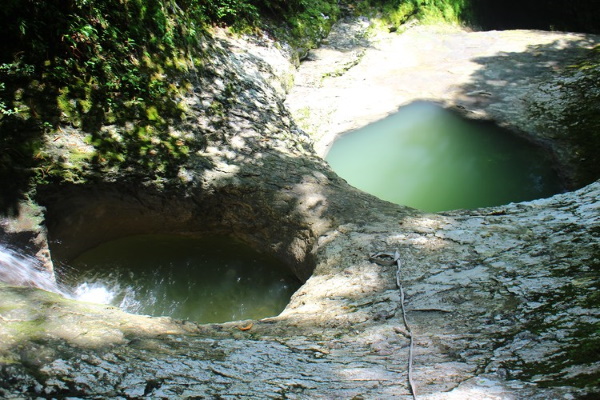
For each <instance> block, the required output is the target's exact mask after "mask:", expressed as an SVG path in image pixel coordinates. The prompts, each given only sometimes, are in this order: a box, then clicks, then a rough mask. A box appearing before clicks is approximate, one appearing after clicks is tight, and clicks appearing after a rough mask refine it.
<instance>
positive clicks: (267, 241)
mask: <svg viewBox="0 0 600 400" xmlns="http://www.w3.org/2000/svg"><path fill="white" fill-rule="evenodd" d="M415 29H416V30H414V31H409V33H408V36H404V35H401V36H393V37H392V36H390V37H388V38H387V39H385V40H387V42H386V41H382V42H378V43H375V42H374V43H372V44H371V45H370V46H371V47H370V48H365V49H364V53H362V54H363V55H362V56H360V57H359V58H360V59H359V60H358V62H356V63H355V64H354V65H353V66H352V67H351V68H349V69H348V70H347V71H346V72H345V73H344V74H342V75H340V76H338V77H326V78H323V80H322V81H321V85H322V87H320V86H319V85H315V84H308V85H307V86H305V87H302V86H297V87H296V89H294V90H293V91H292V92H291V95H290V96H289V97H288V99H287V101H288V105H287V107H289V108H290V109H292V110H293V111H294V113H295V115H296V119H298V114H299V112H300V110H302V109H303V108H305V107H309V108H310V112H309V113H308V114H307V115H308V116H314V115H317V116H318V119H311V120H310V123H308V124H307V126H309V127H313V128H311V132H312V134H313V139H314V140H316V141H317V143H318V146H317V150H318V151H322V150H319V149H322V145H323V143H324V142H325V141H326V139H323V137H325V138H327V137H329V138H331V137H334V136H335V135H337V134H339V133H342V132H343V131H344V130H346V129H349V127H350V126H352V124H353V123H354V124H356V123H357V122H353V123H351V122H349V120H350V117H349V116H350V115H352V113H354V114H353V115H354V117H356V121H366V120H369V119H375V118H379V116H382V115H385V114H387V113H389V112H391V111H392V110H393V109H394V108H395V107H397V106H399V105H401V104H403V103H405V102H410V101H412V100H413V99H416V98H417V97H419V98H420V99H423V96H424V98H426V99H427V100H434V101H438V102H440V103H443V104H447V105H449V106H454V107H459V106H461V105H462V107H465V110H466V111H465V113H467V114H472V115H475V114H478V113H487V114H486V115H485V117H486V118H492V119H496V120H498V121H499V122H501V123H504V124H509V125H510V124H512V126H514V127H515V128H516V129H517V128H518V129H520V130H522V131H523V132H524V133H527V134H532V135H535V134H537V131H536V132H529V131H528V128H527V127H529V126H531V125H526V124H525V121H526V120H527V118H526V117H523V115H526V111H525V110H523V109H522V106H521V104H522V103H521V102H520V101H517V100H513V101H509V100H510V93H512V94H513V95H514V96H517V97H515V98H514V99H520V97H519V96H520V95H517V94H516V91H518V90H519V89H518V88H519V87H521V88H525V89H523V90H526V93H529V94H531V93H532V92H531V91H534V90H535V88H536V87H541V86H539V85H538V83H537V82H538V80H539V79H542V75H543V74H542V73H538V72H539V71H538V72H536V73H535V74H534V76H529V75H527V74H524V73H519V74H517V73H516V72H515V74H516V75H514V76H513V75H511V74H507V76H508V77H511V79H512V80H511V81H510V82H508V81H507V82H506V84H505V85H496V86H494V83H493V82H495V81H496V80H497V79H500V78H501V77H492V76H490V77H487V78H486V80H483V81H481V82H480V83H481V84H483V83H485V84H487V85H491V86H493V87H498V90H497V91H494V92H492V91H491V89H490V90H488V88H487V86H486V87H485V88H480V87H471V86H468V85H470V84H472V83H466V82H465V80H466V81H468V79H469V77H470V76H471V74H473V73H477V74H482V75H481V76H484V75H485V74H486V71H485V68H483V67H482V65H485V63H483V62H481V63H479V62H478V61H477V60H480V61H481V58H478V57H492V56H493V57H495V58H496V61H497V62H498V63H501V62H502V60H506V63H508V64H505V69H502V68H500V67H499V66H498V67H494V68H492V69H491V70H489V71H487V72H488V73H492V72H494V71H497V70H502V71H507V70H508V69H509V68H513V67H514V66H515V64H514V62H515V59H514V57H513V56H511V55H510V54H509V53H510V52H511V51H512V52H517V53H518V52H523V51H525V50H526V49H527V47H528V46H532V45H533V46H537V45H541V44H543V43H547V44H548V43H554V42H555V41H556V40H565V41H567V42H569V40H570V39H569V38H572V37H574V36H572V35H564V36H560V35H561V34H559V33H547V34H544V33H541V32H538V33H530V32H496V33H494V32H489V33H468V32H463V31H453V32H450V33H448V32H444V33H440V32H435V31H433V30H431V29H425V28H415ZM348 31H349V32H352V31H353V30H352V29H349V30H348ZM473 37H477V38H479V40H480V41H479V42H478V43H479V44H478V46H484V47H483V48H481V47H473V46H474V45H473V44H471V45H465V43H472V42H469V40H471V38H473ZM542 38H543V39H542ZM452 40H457V42H460V43H462V47H463V49H462V53H460V54H457V53H453V52H452V51H450V50H448V51H446V53H444V54H445V55H446V56H447V57H455V58H453V59H452V62H451V64H452V69H451V70H450V71H447V70H445V69H443V67H441V66H439V65H438V64H437V63H434V64H423V65H421V69H420V70H421V72H422V73H423V77H422V78H421V80H417V79H416V78H415V76H414V75H411V74H409V73H407V70H404V71H402V70H398V68H400V69H402V68H409V66H410V65H413V64H414V65H415V66H416V65H418V62H422V61H419V60H417V59H415V58H411V57H417V56H422V57H433V55H434V54H437V53H438V52H435V51H425V50H427V49H428V48H435V47H436V46H438V45H439V43H443V42H444V41H452ZM481 40H483V42H482V41H481ZM536 40H538V41H537V42H536ZM574 40H575V41H576V42H578V43H579V45H578V46H575V45H573V47H574V48H575V47H577V49H580V50H577V51H576V52H575V53H576V55H579V54H580V53H579V52H580V51H581V52H584V51H585V48H587V47H589V43H590V40H596V39H595V37H589V38H588V39H586V40H582V39H581V38H580V37H577V39H574ZM207 41H209V42H208V44H207V46H209V47H212V48H213V50H214V52H212V53H210V54H212V55H213V56H214V59H212V60H211V62H212V63H213V64H214V65H215V66H216V65H218V68H215V71H217V70H218V71H219V73H218V75H206V76H200V77H198V79H200V80H201V81H200V82H199V84H198V91H194V93H193V94H190V97H189V99H188V101H189V105H190V111H189V116H190V120H194V121H195V122H194V124H191V125H190V128H189V129H190V130H189V131H185V130H183V128H182V132H181V133H182V134H190V135H193V134H194V129H201V130H203V131H204V132H205V133H206V132H208V133H209V134H208V135H207V137H210V138H211V140H210V141H209V142H208V143H207V145H206V147H205V148H204V149H203V150H201V151H199V152H197V153H195V154H194V155H193V156H191V157H189V158H188V159H186V160H185V161H184V162H182V163H181V164H180V165H177V169H176V170H177V176H178V177H179V179H180V180H179V181H177V182H175V183H173V182H171V184H169V185H165V182H161V181H152V180H151V179H150V178H151V177H146V178H148V179H139V180H132V179H131V177H130V176H128V173H130V171H115V173H114V174H112V175H106V176H105V177H104V178H103V181H101V182H94V183H90V182H88V183H73V184H69V185H66V184H65V185H61V186H52V187H46V188H39V193H38V196H39V198H38V201H39V202H40V203H42V204H43V205H44V206H45V207H46V211H45V214H44V216H45V226H46V227H47V229H48V235H49V239H50V250H51V251H52V255H53V259H54V260H55V261H58V262H68V261H69V260H70V259H71V258H72V257H74V256H75V255H77V254H78V253H80V252H81V251H83V250H85V249H86V248H89V247H91V246H94V245H95V244H97V243H101V242H103V241H106V240H109V239H111V238H115V237H119V236H123V235H129V234H134V233H151V232H161V233H182V234H188V235H189V234H210V233H212V232H218V233H220V234H229V235H232V236H235V237H238V238H241V239H243V240H244V241H246V242H248V243H250V244H252V245H253V246H254V247H256V248H257V249H259V250H261V251H264V252H268V253H270V254H273V255H276V256H277V257H279V258H280V259H282V260H283V261H285V262H286V263H287V264H288V265H289V267H290V270H292V271H293V272H294V273H295V274H296V275H297V276H298V277H299V278H301V279H303V281H305V283H304V285H303V286H302V287H301V288H300V289H299V290H298V291H297V292H296V293H295V295H294V296H293V297H292V299H291V302H290V304H289V305H288V307H287V308H286V310H285V311H284V312H283V313H282V314H281V315H279V316H277V317H273V318H266V319H263V320H258V321H238V322H231V323H225V324H214V325H198V324H195V323H193V322H189V321H176V320H172V319H170V318H150V317H145V316H135V315H129V314H126V313H124V312H122V311H120V310H118V309H115V308H113V307H108V306H103V305H94V304H88V303H82V302H76V301H72V300H68V299H65V298H63V297H60V296H58V295H56V294H52V293H49V292H45V291H42V290H38V289H32V288H21V287H13V286H8V285H2V286H0V298H1V299H2V306H1V307H0V337H1V338H2V340H1V345H0V346H1V347H0V382H2V385H0V395H2V396H4V397H7V398H14V397H57V398H58V397H80V398H106V397H123V398H187V397H228V398H377V399H386V398H398V397H409V396H410V388H409V385H408V381H407V372H408V371H407V366H408V362H409V339H408V329H407V328H410V331H411V332H412V334H413V337H414V351H413V353H412V361H413V369H412V371H411V372H412V375H413V380H414V383H415V390H416V393H417V394H418V395H419V398H424V399H450V398H469V399H478V398H481V399H483V398H490V396H493V397H494V398H499V399H510V398H532V399H547V398H563V397H564V398H569V397H574V396H578V395H581V396H584V395H586V394H590V393H597V383H598V373H599V371H600V365H599V358H598V354H597V349H598V343H600V337H598V332H599V329H598V328H599V325H600V320H599V318H600V315H599V313H598V307H597V306H598V301H599V300H598V296H597V294H596V289H597V286H598V280H599V276H598V267H599V265H600V264H599V262H598V244H599V234H600V210H599V209H600V181H596V182H594V183H591V184H590V185H588V186H585V187H583V188H581V189H579V190H577V191H573V192H569V193H564V194H559V195H556V196H553V197H552V198H549V199H540V200H536V201H531V202H526V203H518V204H508V205H505V206H502V207H494V208H486V209H478V210H458V211H455V212H446V213H442V214H427V213H422V212H420V211H418V210H414V209H410V208H407V207H402V206H397V205H394V204H390V203H387V202H384V201H381V200H379V199H376V198H374V197H373V196H370V195H367V194H365V193H362V192H360V191H358V190H356V189H354V188H352V187H350V186H349V185H347V184H346V183H345V182H344V181H343V180H341V179H340V178H338V177H337V176H336V175H335V174H334V173H332V172H331V171H330V170H329V168H328V166H327V165H326V164H325V162H324V161H323V160H322V159H321V158H320V157H319V156H318V155H317V154H316V153H315V152H314V151H313V149H312V140H313V139H311V138H310V137H308V136H307V135H306V134H304V132H302V131H301V130H300V129H298V128H297V126H296V122H295V120H294V119H293V118H292V117H291V115H290V114H289V113H288V111H287V110H288V108H287V107H286V105H285V104H284V100H285V99H286V98H285V96H286V93H285V90H284V89H285V87H286V85H285V84H284V82H286V81H287V80H288V78H282V75H281V73H282V71H289V69H288V66H290V65H291V64H286V63H287V61H286V60H285V58H284V57H283V55H282V53H281V52H279V50H278V49H277V46H276V45H275V43H272V42H257V41H254V42H253V41H244V40H241V39H232V38H228V37H225V36H223V37H215V38H212V39H210V38H207ZM412 41H415V42H414V43H412ZM465 41H466V42H465ZM532 41H533V43H534V44H532ZM329 43H330V46H333V45H332V44H331V43H332V40H331V39H330V41H329ZM333 43H335V42H333ZM344 43H346V44H347V45H348V46H362V44H361V43H362V42H361V41H351V40H346V41H344ZM473 43H474V42H473ZM569 43H571V42H569ZM346 44H345V45H344V46H346ZM409 45H411V46H416V47H417V48H418V49H419V52H416V53H407V52H406V49H405V47H406V46H409ZM515 46H516V47H515ZM357 49H358V50H360V51H361V52H362V51H363V49H361V48H360V47H357ZM477 49H479V52H483V53H485V54H482V53H478V52H477V51H478V50H477ZM511 49H512V50H511ZM325 50H329V51H333V50H332V49H331V48H329V49H328V48H326V49H325ZM345 50H346V47H343V48H340V49H338V50H336V51H338V52H340V51H341V52H343V53H344V51H345ZM490 53H492V54H490ZM321 54H323V53H316V55H314V56H313V57H312V59H319V57H321ZM344 54H346V53H344ZM357 54H360V52H359V53H356V54H354V55H352V57H357ZM411 54H412V55H411ZM493 54H495V55H493ZM552 54H554V55H557V56H558V55H559V54H564V55H565V57H566V58H564V59H562V58H560V60H559V61H560V63H568V62H570V61H569V60H571V57H573V56H572V55H571V53H569V52H566V53H561V52H559V51H555V52H554V51H553V52H552ZM398 55H402V57H400V60H402V62H403V64H402V63H400V64H398V63H395V62H394V57H397V56H398ZM438 55H439V54H438ZM336 57H341V55H340V54H337V55H336ZM310 59H311V57H310V55H309V60H310ZM355 59H356V58H355ZM385 59H387V60H388V61H389V62H388V63H386V64H384V65H385V68H389V71H385V73H384V71H382V70H380V71H379V72H377V73H374V72H373V71H371V70H369V69H368V68H367V66H370V65H371V66H372V65H373V64H372V62H373V60H378V61H379V62H380V63H381V62H382V61H383V60H385ZM395 60H396V61H397V60H398V58H396V59H395ZM559 61H556V62H559ZM310 62H313V61H307V62H306V63H305V64H304V67H301V70H300V75H299V77H298V84H299V85H302V82H306V81H303V79H305V78H304V77H305V76H306V75H303V74H305V72H303V70H302V68H308V69H311V64H310ZM274 65H275V66H274ZM313 65H314V64H313ZM499 65H501V64H499ZM560 65H562V64H560ZM392 67H394V68H396V69H394V68H392ZM425 67H427V68H425ZM381 68H384V66H382V67H381ZM438 68H442V70H440V69H438ZM499 68H500V69H499ZM539 68H542V69H543V70H544V71H545V72H544V73H548V74H551V72H552V70H553V68H552V65H549V66H548V67H544V66H543V65H540V66H539ZM536 71H537V70H536ZM413 72H414V73H416V72H417V69H414V70H413ZM311 73H312V74H313V75H315V74H316V75H318V71H317V70H316V69H314V68H313V69H312V71H311ZM367 74H368V75H367ZM427 74H429V75H427ZM440 75H444V77H443V78H442V77H440ZM350 76H355V77H360V79H365V80H366V81H365V84H364V86H352V85H354V84H357V82H358V81H357V80H348V81H346V80H344V79H348V78H349V77H350ZM411 76H412V78H410V77H411ZM407 77H409V79H408V80H407V81H402V79H406V78H407ZM427 77H428V78H427ZM401 78H402V79H401ZM438 78H440V79H438ZM336 79H341V80H337V81H336ZM370 79H375V81H377V82H383V84H384V86H386V87H388V88H390V90H391V89H393V88H400V89H399V90H401V92H402V93H404V95H403V96H404V97H398V98H396V99H395V100H394V101H393V102H388V103H386V102H385V101H383V100H384V99H391V98H393V97H394V95H393V93H392V92H390V93H388V95H387V96H383V95H381V96H376V97H375V98H376V99H377V101H375V100H374V99H375V98H373V97H369V93H370V92H369V91H364V90H366V88H367V87H369V86H370V85H372V84H373V81H370ZM530 80H533V81H530ZM402 82H404V83H402ZM392 83H393V84H392ZM426 83H428V85H426ZM461 85H467V86H468V87H467V86H462V87H461ZM536 85H538V86H536ZM226 87H229V88H230V89H231V90H233V89H232V88H235V93H230V94H229V97H227V98H226V100H227V101H228V103H227V107H226V108H223V109H222V110H221V113H218V114H215V113H212V114H211V113H210V112H209V110H213V111H214V107H213V108H210V105H211V104H215V101H217V100H219V98H222V97H223V96H224V93H225V92H224V90H225V89H224V88H226ZM200 88H201V89H202V90H200ZM322 89H323V90H330V92H325V93H326V94H325V95H324V94H323V91H322ZM336 90H338V91H337V92H336ZM476 90H484V92H485V93H484V92H477V93H475V94H470V95H469V94H467V93H465V92H467V91H468V93H474V91H476ZM375 92H376V91H375ZM488 92H489V93H490V96H488V95H487V94H486V93H488ZM335 93H337V94H335ZM378 93H379V94H382V93H383V92H378ZM396 93H398V92H396ZM519 93H522V94H523V95H524V94H525V92H519ZM461 94H462V95H464V96H466V97H465V98H462V97H461V96H460V95H461ZM219 96H220V97H219ZM335 96H341V97H338V98H339V99H352V100H353V103H352V104H353V105H355V106H356V108H353V109H351V110H347V109H346V108H345V106H344V104H343V103H341V102H339V101H336V100H335V98H336V97H335ZM476 98H477V99H479V98H481V99H480V100H478V101H477V102H476V101H475V100H474V99H476ZM223 99H225V98H222V100H223ZM369 99H371V101H367V103H368V105H369V109H370V111H371V113H370V114H369V115H367V116H361V115H362V114H360V113H358V111H357V110H360V109H361V107H362V106H361V103H360V100H369ZM461 99H463V100H461ZM301 100H307V102H301ZM219 101H220V100H219ZM461 101H463V103H461ZM498 102H504V104H510V105H511V107H508V106H506V107H505V106H494V104H496V105H498V104H500V103H498ZM221 104H222V102H221ZM321 106H322V107H323V108H319V107H321ZM378 107H384V108H378ZM362 108H364V107H362ZM314 110H319V114H313V112H314ZM467 111H468V112H467ZM545 115H550V114H545ZM325 117H327V118H325ZM546 123H548V124H549V123H552V121H547V122H546ZM71 134H73V135H79V134H81V133H78V132H76V131H73V132H71ZM136 179H138V178H137V175H136ZM380 251H384V252H395V251H398V253H399V255H400V261H401V264H400V268H399V269H398V267H397V265H396V264H391V265H381V264H378V263H374V262H373V261H372V260H371V259H370V256H371V255H372V254H374V253H376V252H380ZM398 282H399V283H400V284H401V285H402V289H403V292H404V296H402V293H401V290H400V289H399V287H398V286H397V283H398ZM402 297H404V302H403V304H402ZM402 305H404V307H405V309H406V312H407V320H408V324H409V326H408V327H407V326H406V325H405V324H404V322H403V318H402V311H401V309H402V307H401V306H402Z"/></svg>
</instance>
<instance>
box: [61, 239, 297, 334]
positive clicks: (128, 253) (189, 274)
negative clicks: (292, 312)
mask: <svg viewBox="0 0 600 400" xmlns="http://www.w3.org/2000/svg"><path fill="white" fill-rule="evenodd" d="M57 275H58V276H57V277H58V279H59V281H61V283H62V284H63V285H65V286H68V287H71V288H73V289H72V290H73V291H74V292H75V293H74V297H75V298H77V299H79V300H84V301H92V302H98V303H105V304H111V305H114V306H117V307H120V308H122V309H123V310H125V311H128V312H131V313H135V314H144V315H151V316H170V317H173V318H177V319H187V320H192V321H196V322H201V323H218V322H226V321H236V320H241V319H259V318H264V317H270V316H275V315H278V314H279V313H280V312H281V311H283V309H284V308H285V306H286V305H287V304H288V302H289V300H290V297H291V295H292V294H293V293H294V292H295V291H296V290H297V289H298V287H299V286H300V282H299V281H298V279H296V278H295V277H294V276H293V275H291V274H290V272H289V271H288V270H287V268H286V267H285V266H284V265H282V264H281V263H280V262H279V261H277V260H275V259H272V258H271V257H268V256H265V255H262V254H259V253H257V252H255V251H254V250H253V249H251V248H249V247H248V246H246V245H245V244H243V243H241V242H238V241H236V240H233V239H231V238H229V237H224V236H213V237H206V238H200V239H199V238H190V237H181V236H171V235H140V236H132V237H127V238H123V239H118V240H115V241H111V242H107V243H104V244H101V245H100V246H98V247H96V248H94V249H91V250H89V251H87V252H86V253H84V254H82V255H80V256H79V257H78V258H77V259H75V260H74V261H73V262H71V263H70V266H69V268H68V271H59V273H58V274H57Z"/></svg>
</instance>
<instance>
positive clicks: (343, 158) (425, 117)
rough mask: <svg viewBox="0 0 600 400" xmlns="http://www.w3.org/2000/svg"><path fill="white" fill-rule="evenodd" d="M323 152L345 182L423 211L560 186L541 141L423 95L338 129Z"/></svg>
mask: <svg viewBox="0 0 600 400" xmlns="http://www.w3.org/2000/svg"><path fill="white" fill-rule="evenodd" d="M325 159H326V160H327V161H328V162H329V164H330V165H331V167H332V169H333V170H334V171H335V172H336V173H337V174H338V175H340V176H341V177H342V178H344V179H346V181H348V183H349V184H351V185H352V186H354V187H356V188H358V189H361V190H363V191H365V192H368V193H371V194H373V195H375V196H377V197H379V198H381V199H383V200H388V201H390V202H393V203H397V204H402V205H407V206H411V207H414V208H418V209H421V210H424V211H429V212H437V211H447V210H453V209H460V208H464V209H473V208H479V207H487V206H497V205H502V204H507V203H510V202H517V201H526V200H533V199H537V198H542V197H547V196H550V195H553V194H556V193H559V192H561V191H562V190H563V187H562V185H561V181H560V179H559V177H558V175H557V173H556V171H555V169H554V168H553V162H552V160H551V159H550V157H549V156H547V154H546V153H545V152H544V151H543V150H542V149H540V148H538V147H537V146H534V145H532V144H531V143H529V142H527V141H525V140H523V139H521V138H519V137H516V136H515V135H513V134H511V133H510V132H507V131H506V130H504V129H501V128H500V127H497V126H495V125H493V124H490V123H483V122H476V121H469V120H466V119H464V118H462V117H460V116H458V115H456V114H454V113H452V112H450V111H447V110H445V109H443V108H441V107H439V106H437V105H434V104H431V103H413V104H411V105H409V106H406V107H403V108H401V109H400V110H399V111H398V112H397V113H396V114H394V115H392V116H390V117H388V118H385V119H383V120H381V121H378V122H376V123H373V124H370V125H368V126H366V127H364V128H361V129H358V130H356V131H353V132H350V133H347V134H345V135H343V136H341V137H340V138H338V139H337V140H336V141H335V142H334V143H333V145H332V146H331V149H330V150H329V152H328V154H327V156H326V158H325Z"/></svg>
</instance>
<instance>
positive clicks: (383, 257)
mask: <svg viewBox="0 0 600 400" xmlns="http://www.w3.org/2000/svg"><path fill="white" fill-rule="evenodd" d="M369 260H370V261H372V262H374V263H376V264H379V265H388V266H391V265H394V264H395V265H396V287H397V288H398V290H399V291H400V308H401V310H402V321H403V322H404V328H405V329H406V332H407V334H406V336H408V340H409V346H408V387H409V390H410V393H411V395H412V398H413V399H414V400H416V399H417V392H416V391H415V383H414V381H413V376H412V370H413V349H414V336H413V333H412V330H411V329H410V325H409V324H408V320H407V319H406V307H405V306H404V288H403V287H402V283H401V282H400V269H401V268H402V261H401V260H400V253H399V252H398V250H396V251H395V252H394V253H387V252H379V253H375V254H373V255H372V256H371V257H369Z"/></svg>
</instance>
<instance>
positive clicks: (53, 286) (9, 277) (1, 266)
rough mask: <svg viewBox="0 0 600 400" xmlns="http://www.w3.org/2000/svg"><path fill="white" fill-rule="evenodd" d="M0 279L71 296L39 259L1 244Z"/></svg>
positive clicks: (16, 284) (13, 283) (17, 284)
mask: <svg viewBox="0 0 600 400" xmlns="http://www.w3.org/2000/svg"><path fill="white" fill-rule="evenodd" d="M0 281H2V282H5V283H8V284H10V285H15V286H27V287H37V288H40V289H43V290H47V291H49V292H54V293H58V294H61V295H63V296H66V297H71V296H68V295H67V293H66V292H65V291H64V290H63V289H61V288H60V287H59V285H58V284H57V283H56V281H55V280H54V277H53V276H52V273H50V272H49V271H47V270H45V269H44V268H43V267H42V266H41V264H40V261H39V260H37V259H36V258H34V257H30V256H26V255H24V254H21V253H19V252H17V251H15V250H12V249H10V248H8V247H6V246H5V245H3V244H0Z"/></svg>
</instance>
